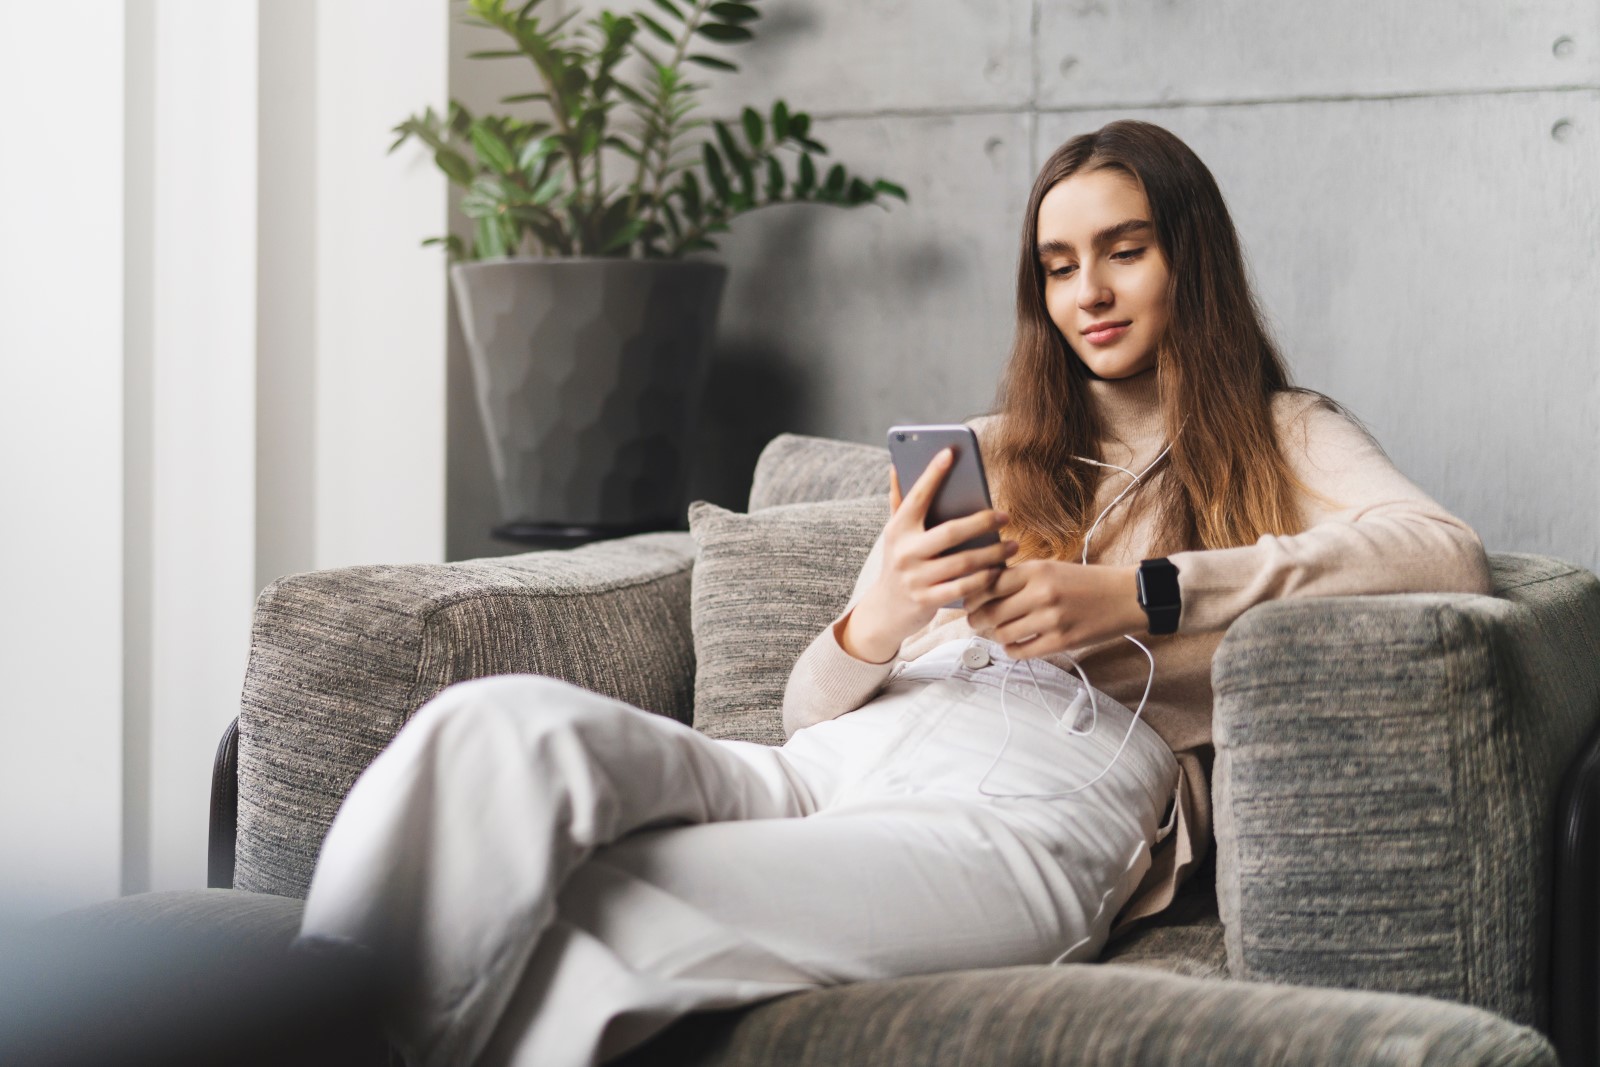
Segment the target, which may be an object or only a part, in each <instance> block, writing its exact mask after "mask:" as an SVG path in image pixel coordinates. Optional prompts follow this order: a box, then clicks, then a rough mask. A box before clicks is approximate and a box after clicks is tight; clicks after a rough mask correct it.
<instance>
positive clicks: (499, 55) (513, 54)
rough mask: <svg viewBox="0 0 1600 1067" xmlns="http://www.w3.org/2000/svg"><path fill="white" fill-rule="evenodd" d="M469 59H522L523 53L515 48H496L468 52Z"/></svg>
mask: <svg viewBox="0 0 1600 1067" xmlns="http://www.w3.org/2000/svg"><path fill="white" fill-rule="evenodd" d="M467 58H468V59H520V58H522V53H521V52H520V51H518V50H517V49H515V48H502V49H495V50H493V51H488V52H468V53H467Z"/></svg>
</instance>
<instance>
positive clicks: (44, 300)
mask: <svg viewBox="0 0 1600 1067" xmlns="http://www.w3.org/2000/svg"><path fill="white" fill-rule="evenodd" d="M123 44H124V23H123V17H122V8H121V5H120V4H118V5H107V7H106V9H105V10H103V11H99V12H97V13H96V15H95V17H94V18H89V19H82V20H79V21H78V22H77V23H76V24H75V25H74V27H73V32H71V33H70V34H68V33H63V32H62V23H61V16H60V13H59V12H57V11H55V10H54V9H52V8H50V7H48V6H44V5H37V4H35V5H26V4H6V5H0V99H4V100H5V101H6V103H7V104H8V105H10V106H9V107H8V118H7V131H6V137H7V142H8V145H9V146H10V148H11V149H15V151H11V150H9V149H8V151H7V153H6V159H7V163H6V165H5V166H4V167H0V246H3V247H4V248H5V250H6V252H5V256H4V258H3V259H0V517H3V521H0V585H3V587H4V589H5V603H6V610H5V611H4V612H3V613H0V676H3V677H4V678H5V686H6V688H5V694H4V698H3V700H0V734H3V735H4V738H5V741H4V744H3V745H0V917H4V916H5V915H6V914H7V913H11V914H14V915H30V914H38V913H42V912H45V911H50V910H58V909H60V908H65V907H70V906H73V905H76V904H81V903H85V902H88V901H90V900H95V899H99V898H103V897H107V896H112V895H114V894H115V893H116V891H117V887H118V883H119V879H120V870H119V868H120V857H119V850H120V841H121V825H120V812H121V790H122V763H121V760H122V757H121V739H122V730H121V725H122V724H121V690H122V662H121V659H122V616H121V593H122V456H121V446H122V427H123V418H122V274H123V263H122V224H123V202H122V196H121V187H122V173H123V171H122V143H123V133H122V111H121V108H120V107H118V106H117V104H116V102H117V101H118V100H120V99H121V94H122V87H123V86H122V80H123V67H124V60H123ZM64 116H65V117H67V119H68V121H63V117H64ZM46 178H48V180H46Z"/></svg>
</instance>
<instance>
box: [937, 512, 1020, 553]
mask: <svg viewBox="0 0 1600 1067" xmlns="http://www.w3.org/2000/svg"><path fill="white" fill-rule="evenodd" d="M1010 518H1011V517H1010V516H1009V515H1007V514H1006V513H1005V512H1003V511H1000V510H998V509H996V508H986V509H984V510H983V511H974V512H973V513H972V514H971V515H963V516H962V517H961V518H959V519H951V520H950V521H949V522H941V523H940V524H939V525H937V526H935V527H934V528H933V529H931V530H929V531H928V541H927V543H928V547H929V549H930V554H931V555H938V554H939V553H941V552H944V551H945V550H947V549H951V548H954V547H955V546H956V545H959V544H962V543H964V542H967V541H970V540H972V539H973V538H975V537H980V536H982V535H983V534H987V533H995V532H997V531H998V530H999V529H1000V528H1001V527H1002V526H1004V525H1005V524H1006V523H1007V522H1008V521H1010Z"/></svg>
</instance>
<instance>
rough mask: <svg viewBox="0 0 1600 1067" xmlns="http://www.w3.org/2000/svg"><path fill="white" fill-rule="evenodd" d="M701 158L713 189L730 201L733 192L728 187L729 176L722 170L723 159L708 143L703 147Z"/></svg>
mask: <svg viewBox="0 0 1600 1067" xmlns="http://www.w3.org/2000/svg"><path fill="white" fill-rule="evenodd" d="M701 157H702V158H703V159H704V161H705V165H706V178H707V179H708V180H710V182H711V188H712V189H714V190H716V194H717V196H718V197H719V198H720V199H722V200H726V199H728V196H729V194H730V193H731V192H732V190H731V189H730V188H729V186H728V174H727V172H726V171H724V170H723V169H722V159H721V158H720V157H719V156H718V155H717V150H716V149H715V148H712V147H711V142H710V141H707V142H706V143H705V144H704V145H702V146H701Z"/></svg>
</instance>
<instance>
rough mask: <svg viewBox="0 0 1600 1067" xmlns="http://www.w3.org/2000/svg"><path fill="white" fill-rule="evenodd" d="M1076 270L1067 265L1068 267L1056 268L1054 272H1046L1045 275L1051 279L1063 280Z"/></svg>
mask: <svg viewBox="0 0 1600 1067" xmlns="http://www.w3.org/2000/svg"><path fill="white" fill-rule="evenodd" d="M1077 269H1078V268H1077V267H1076V266H1073V265H1070V264H1069V265H1068V266H1065V267H1057V268H1056V269H1055V270H1052V271H1046V272H1045V273H1047V274H1049V275H1050V276H1051V277H1055V278H1065V277H1066V276H1067V275H1068V274H1071V273H1072V272H1073V271H1075V270H1077Z"/></svg>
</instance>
